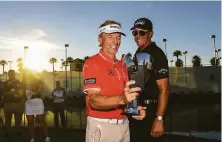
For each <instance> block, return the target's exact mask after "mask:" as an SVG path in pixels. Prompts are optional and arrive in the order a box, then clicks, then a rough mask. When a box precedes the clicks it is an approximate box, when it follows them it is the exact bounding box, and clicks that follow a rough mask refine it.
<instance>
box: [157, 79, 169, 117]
mask: <svg viewBox="0 0 222 142" xmlns="http://www.w3.org/2000/svg"><path fill="white" fill-rule="evenodd" d="M156 82H157V85H158V88H159V94H158V105H157V112H156V116H163V115H164V113H165V110H166V107H167V103H168V97H169V95H170V87H169V86H170V85H169V79H168V78H163V79H159V80H156Z"/></svg>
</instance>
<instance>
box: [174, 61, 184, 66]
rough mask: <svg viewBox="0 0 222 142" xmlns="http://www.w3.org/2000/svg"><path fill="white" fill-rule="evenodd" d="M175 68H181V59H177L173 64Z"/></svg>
mask: <svg viewBox="0 0 222 142" xmlns="http://www.w3.org/2000/svg"><path fill="white" fill-rule="evenodd" d="M175 66H176V67H183V61H182V60H181V59H177V61H176V62H175Z"/></svg>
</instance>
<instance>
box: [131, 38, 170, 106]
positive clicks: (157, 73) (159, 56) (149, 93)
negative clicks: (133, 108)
mask: <svg viewBox="0 0 222 142" xmlns="http://www.w3.org/2000/svg"><path fill="white" fill-rule="evenodd" d="M138 53H147V54H149V55H150V56H151V63H152V71H151V74H150V77H149V79H148V80H147V82H146V84H145V87H144V91H143V92H142V93H141V94H140V96H139V102H140V104H144V100H148V99H157V98H158V86H157V82H156V80H159V79H163V78H168V77H169V67H168V61H167V58H166V56H165V54H164V52H163V51H162V50H161V49H160V48H159V47H158V46H157V45H156V44H155V42H152V43H150V44H149V45H148V46H147V47H146V48H144V49H143V50H141V49H140V48H138V49H137V51H136V53H135V55H134V59H135V56H136V54H138Z"/></svg>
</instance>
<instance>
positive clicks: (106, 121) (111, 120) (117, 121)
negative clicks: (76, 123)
mask: <svg viewBox="0 0 222 142" xmlns="http://www.w3.org/2000/svg"><path fill="white" fill-rule="evenodd" d="M88 118H90V119H93V120H96V121H100V122H105V123H110V124H125V123H126V122H128V118H125V119H106V118H95V117H90V116H88Z"/></svg>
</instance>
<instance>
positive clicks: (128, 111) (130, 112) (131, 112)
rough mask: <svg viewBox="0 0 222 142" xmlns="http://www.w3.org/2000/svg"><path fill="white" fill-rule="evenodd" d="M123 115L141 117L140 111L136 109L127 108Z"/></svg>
mask: <svg viewBox="0 0 222 142" xmlns="http://www.w3.org/2000/svg"><path fill="white" fill-rule="evenodd" d="M123 114H125V115H139V114H140V111H139V110H138V109H135V108H127V109H125V110H124V112H123Z"/></svg>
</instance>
